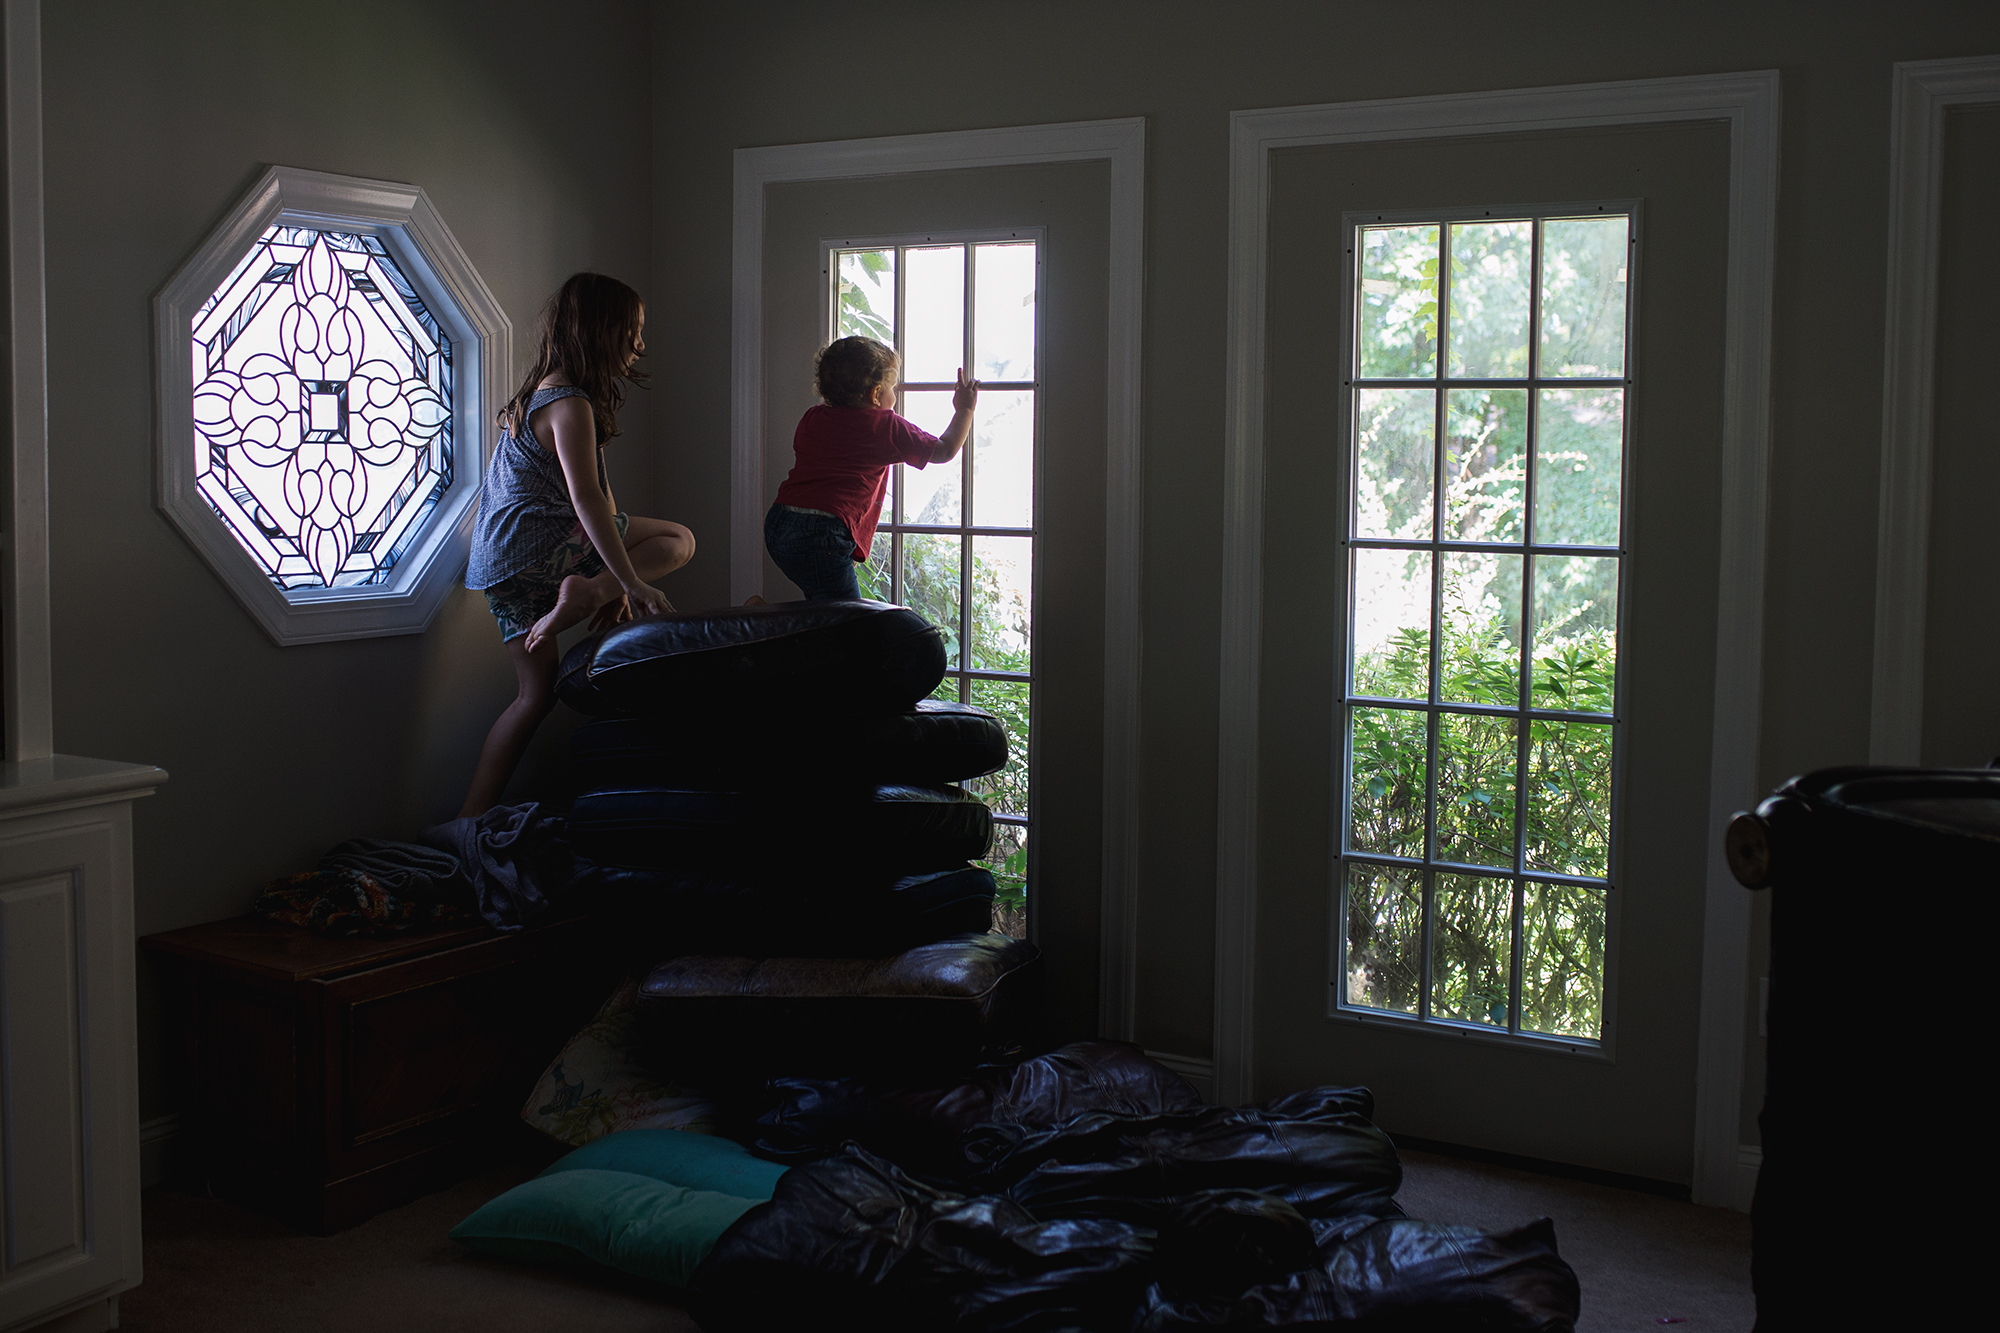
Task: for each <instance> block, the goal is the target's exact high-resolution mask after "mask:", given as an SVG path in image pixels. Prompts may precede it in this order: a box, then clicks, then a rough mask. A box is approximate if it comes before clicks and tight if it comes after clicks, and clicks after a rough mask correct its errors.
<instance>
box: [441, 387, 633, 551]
mask: <svg viewBox="0 0 2000 1333" xmlns="http://www.w3.org/2000/svg"><path fill="white" fill-rule="evenodd" d="M586 396H587V395H585V393H584V391H583V390H582V389H578V388H575V387H574V386H572V385H567V384H565V385H560V386H558V387H556V388H552V389H537V390H535V393H534V396H533V397H531V398H529V399H528V410H527V411H525V412H523V413H522V414H521V419H520V421H519V423H518V424H517V426H516V430H518V431H519V432H520V433H519V434H502V435H501V437H500V443H499V444H498V445H497V446H495V447H494V450H493V461H492V462H491V463H489V464H487V467H486V480H485V484H483V485H482V486H481V487H480V488H479V517H478V518H477V519H475V520H473V524H472V561H471V563H470V564H468V565H467V566H466V569H465V586H466V587H468V588H473V589H485V588H490V587H492V586H493V585H494V584H496V583H500V582H503V581H505V580H507V579H510V578H512V577H513V576H514V575H516V574H518V573H520V572H521V571H522V570H524V569H526V568H527V567H528V566H530V565H533V564H535V563H537V562H539V561H541V560H544V559H546V558H547V557H548V555H549V553H550V552H551V551H553V550H555V548H556V547H557V546H559V545H561V544H562V543H563V542H564V541H566V540H568V538H569V535H570V534H571V533H572V532H574V531H576V526H577V518H576V507H575V506H574V505H572V504H571V503H570V501H569V484H568V482H566V481H565V480H564V479H563V470H562V460H561V459H560V458H558V457H557V456H556V451H555V450H553V449H544V448H543V447H542V444H541V441H539V440H537V439H536V438H535V432H534V428H533V427H531V426H530V425H529V424H528V423H529V421H530V420H531V419H532V418H533V417H534V415H535V413H537V412H539V411H540V410H541V409H543V408H544V407H547V406H548V405H549V404H550V403H553V402H555V401H556V400H557V399H559V398H583V397H586ZM597 484H598V485H600V486H602V487H603V488H604V493H605V494H606V495H609V494H611V482H610V480H609V479H608V478H607V477H606V476H605V475H604V446H603V445H601V444H600V445H598V446H597Z"/></svg>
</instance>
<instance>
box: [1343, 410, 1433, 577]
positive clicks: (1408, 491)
mask: <svg viewBox="0 0 2000 1333" xmlns="http://www.w3.org/2000/svg"><path fill="white" fill-rule="evenodd" d="M1355 406H1356V409H1357V415H1356V419H1355V430H1354V439H1355V444H1356V446H1357V448H1356V456H1357V463H1358V468H1357V472H1358V477H1357V485H1356V488H1355V493H1354V535H1355V536H1357V537H1414V538H1419V539H1421V540H1424V541H1428V540H1430V537H1431V466H1432V463H1433V462H1434V461H1435V451H1434V449H1433V448H1432V444H1433V442H1434V441H1435V440H1436V438H1437V390H1435V389H1363V390H1361V392H1360V393H1359V394H1357V395H1355Z"/></svg>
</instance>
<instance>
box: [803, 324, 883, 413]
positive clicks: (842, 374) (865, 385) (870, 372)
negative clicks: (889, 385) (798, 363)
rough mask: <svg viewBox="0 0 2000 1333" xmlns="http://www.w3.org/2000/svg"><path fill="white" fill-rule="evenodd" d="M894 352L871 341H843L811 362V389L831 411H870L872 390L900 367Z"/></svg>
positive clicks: (827, 349) (826, 349)
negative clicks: (828, 405)
mask: <svg viewBox="0 0 2000 1333" xmlns="http://www.w3.org/2000/svg"><path fill="white" fill-rule="evenodd" d="M902 363H903V362H902V358H901V357H899V356H897V355H896V349H895V348H893V347H890V346H888V345H887V344H885V343H879V342H876V341H875V340H874V339H873V338H862V337H858V336H857V337H853V338H842V339H840V340H838V341H837V342H831V343H828V344H827V345H826V346H825V347H822V348H821V349H820V352H819V355H818V356H816V357H814V358H813V388H814V390H816V391H817V392H818V394H819V396H820V397H822V398H824V399H826V401H827V402H828V403H830V404H831V405H833V406H834V407H872V406H873V405H874V404H873V403H872V401H871V399H872V398H873V397H874V394H875V386H876V385H878V384H880V383H882V382H883V381H884V380H886V379H888V378H889V377H890V376H891V375H894V374H895V373H896V371H897V368H898V367H900V366H901V365H902Z"/></svg>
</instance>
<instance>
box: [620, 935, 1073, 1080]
mask: <svg viewBox="0 0 2000 1333" xmlns="http://www.w3.org/2000/svg"><path fill="white" fill-rule="evenodd" d="M1040 1002H1041V951H1040V950H1039V949H1037V948H1035V946H1034V945H1032V944H1029V943H1026V942H1025V941H1022V940H1015V939H1009V938H1008V937H1007V936H1005V935H993V934H982V935H961V936H958V937H956V938H953V939H948V940H939V941H938V942H937V943H935V944H927V945H925V946H923V947H922V948H918V949H910V950H908V951H906V952H903V953H899V954H895V955H893V956H891V957H886V958H882V957H878V958H819V959H813V958H765V959H762V960H758V959H754V958H730V957H719V956H714V955H706V956H697V957H687V958H675V959H672V960H670V961H668V962H664V963H661V964H660V965H659V966H658V967H656V968H654V969H653V971H652V974H651V975H650V976H648V977H647V978H646V981H645V984H644V985H642V986H641V987H640V988H639V1001H638V1008H637V1013H638V1018H639V1023H640V1026H641V1031H642V1034H643V1035H644V1036H645V1037H646V1039H647V1040H648V1043H649V1045H651V1046H652V1048H653V1049H654V1050H656V1051H658V1052H659V1053H660V1054H661V1055H663V1056H666V1057H668V1058H675V1057H678V1058H682V1059H696V1060H714V1061H723V1062H728V1063H742V1062H745V1061H748V1062H752V1063H755V1064H759V1065H763V1066H766V1067H770V1068H780V1069H787V1070H792V1071H794V1072H808V1071H827V1072H837V1071H839V1070H842V1069H861V1068H877V1067H883V1066H891V1065H893V1066H896V1067H899V1068H912V1067H918V1066H929V1067H941V1066H951V1065H955V1064H956V1065H966V1064H970V1063H973V1062H975V1061H976V1060H977V1059H978V1057H979V1053H980V1052H981V1050H983V1049H986V1048H987V1047H988V1046H989V1045H991V1044H994V1043H996V1042H999V1041H1004V1040H1007V1039H1008V1038H1010V1037H1011V1036H1013V1035H1014V1034H1017V1033H1018V1032H1020V1031H1022V1030H1023V1029H1025V1028H1027V1027H1029V1026H1031V1025H1032V1024H1033V1023H1034V1022H1035V1021H1036V1019H1037V1017H1038V1011H1039V1006H1040Z"/></svg>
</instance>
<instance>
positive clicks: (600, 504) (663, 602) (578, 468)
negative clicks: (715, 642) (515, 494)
mask: <svg viewBox="0 0 2000 1333" xmlns="http://www.w3.org/2000/svg"><path fill="white" fill-rule="evenodd" d="M546 410H547V412H548V414H549V430H550V431H551V432H552V433H553V434H554V435H555V437H556V457H557V459H559V460H560V461H561V462H562V470H563V481H564V482H566V483H567V484H568V486H569V502H570V505H571V507H573V508H574V509H575V510H576V520H577V522H578V523H580V524H581V525H582V526H583V534H584V536H586V537H588V538H590V544H591V545H592V546H594V547H596V548H597V555H598V558H599V559H600V560H602V561H604V567H605V568H606V569H608V570H610V571H611V576H612V577H613V578H615V579H617V580H618V586H619V587H621V588H623V589H624V590H625V596H626V597H627V598H628V599H629V601H630V604H631V608H632V614H634V615H639V616H649V615H659V614H661V613H663V612H666V611H671V610H673V605H672V603H670V602H668V601H667V599H666V598H665V597H663V596H661V595H660V590H659V589H658V588H655V587H654V586H653V585H652V584H650V583H648V582H646V581H645V580H644V579H642V578H640V577H639V571H638V570H636V569H634V568H633V567H632V557H631V556H630V555H629V554H627V553H626V550H625V541H624V539H623V538H621V537H620V536H619V535H618V524H617V521H616V520H614V519H613V518H612V516H611V497H610V496H609V495H606V494H605V492H604V487H603V486H602V485H600V484H599V482H598V479H597V422H596V418H595V417H594V416H593V415H592V414H591V410H590V400H589V399H587V398H580V397H577V398H559V399H557V400H556V401H555V402H553V403H551V404H549V406H548V408H547V409H546Z"/></svg>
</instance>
